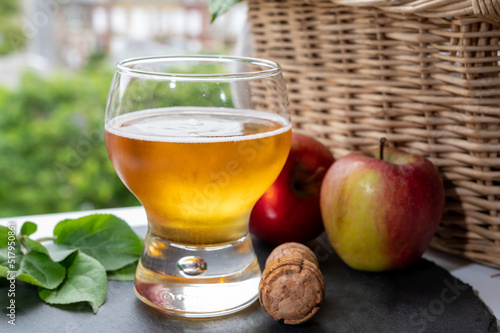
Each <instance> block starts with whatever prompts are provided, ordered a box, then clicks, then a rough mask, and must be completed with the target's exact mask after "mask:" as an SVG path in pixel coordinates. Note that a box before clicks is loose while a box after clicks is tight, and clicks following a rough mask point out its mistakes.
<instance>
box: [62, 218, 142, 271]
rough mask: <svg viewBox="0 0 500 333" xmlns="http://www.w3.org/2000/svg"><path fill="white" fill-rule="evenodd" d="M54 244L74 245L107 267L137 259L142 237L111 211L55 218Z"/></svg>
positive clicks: (121, 264) (123, 264)
mask: <svg viewBox="0 0 500 333" xmlns="http://www.w3.org/2000/svg"><path fill="white" fill-rule="evenodd" d="M54 236H56V237H57V238H56V240H55V243H56V244H65V245H69V246H73V247H75V248H78V249H79V250H81V251H82V252H84V253H86V254H88V255H89V256H91V257H93V258H95V259H97V260H98V261H99V262H100V263H101V264H102V265H103V266H104V268H105V269H106V270H107V271H114V270H117V269H120V268H122V267H124V266H126V265H128V264H131V263H133V262H134V261H137V260H138V259H139V257H140V255H141V252H142V247H143V241H142V239H141V238H140V237H139V236H138V235H137V234H136V233H135V232H134V231H133V230H132V228H130V226H129V225H128V224H127V223H126V222H125V221H123V220H122V219H120V218H118V217H116V216H114V215H111V214H94V215H88V216H84V217H81V218H78V219H74V220H64V221H61V222H59V223H58V224H57V225H56V227H55V228H54Z"/></svg>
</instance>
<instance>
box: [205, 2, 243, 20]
mask: <svg viewBox="0 0 500 333" xmlns="http://www.w3.org/2000/svg"><path fill="white" fill-rule="evenodd" d="M241 1H243V0H211V1H210V4H209V5H208V10H209V11H210V13H211V14H212V22H213V21H215V19H216V18H217V17H218V16H220V15H222V14H224V13H225V12H227V11H228V10H229V9H230V8H231V7H233V6H234V5H235V4H237V3H238V2H241Z"/></svg>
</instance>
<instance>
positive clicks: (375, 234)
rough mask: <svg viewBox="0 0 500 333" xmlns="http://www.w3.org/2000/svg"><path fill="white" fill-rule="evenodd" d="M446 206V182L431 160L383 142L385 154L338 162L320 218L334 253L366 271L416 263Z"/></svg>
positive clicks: (326, 183) (330, 174)
mask: <svg viewBox="0 0 500 333" xmlns="http://www.w3.org/2000/svg"><path fill="white" fill-rule="evenodd" d="M381 153H383V156H382V158H381V156H380V155H382V154H381ZM444 201H445V196H444V188H443V182H442V179H441V177H440V175H439V173H438V170H437V169H436V167H435V166H434V165H433V164H432V163H431V162H430V161H429V160H427V159H425V158H424V157H421V156H417V155H413V154H409V153H406V152H404V151H402V150H399V149H396V148H386V149H385V150H384V149H383V141H382V140H381V148H380V150H374V151H365V152H355V153H351V154H349V155H347V156H344V157H343V158H341V159H339V160H338V161H337V162H335V164H334V165H333V166H332V167H331V168H330V169H329V170H328V172H327V174H326V176H325V179H324V181H323V184H322V188H321V212H322V215H323V220H324V224H325V229H326V232H327V234H328V237H329V239H330V242H331V243H332V246H333V248H334V249H335V251H336V252H337V254H338V255H339V256H340V258H341V259H342V260H343V261H344V262H345V263H346V264H347V265H349V266H350V267H352V268H355V269H359V270H365V271H386V270H393V269H399V268H403V267H406V266H408V265H410V264H412V263H413V262H415V261H417V260H418V259H419V258H420V257H421V256H422V254H423V253H424V251H425V250H426V248H427V247H428V246H429V243H430V241H431V239H432V237H433V235H434V233H435V231H436V229H437V226H438V224H439V222H440V220H441V216H442V214H443V208H444Z"/></svg>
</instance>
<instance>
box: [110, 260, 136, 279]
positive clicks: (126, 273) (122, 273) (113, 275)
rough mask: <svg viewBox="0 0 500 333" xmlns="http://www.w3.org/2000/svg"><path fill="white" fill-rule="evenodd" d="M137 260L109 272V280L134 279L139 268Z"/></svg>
mask: <svg viewBox="0 0 500 333" xmlns="http://www.w3.org/2000/svg"><path fill="white" fill-rule="evenodd" d="M137 263H138V262H137V261H136V262H134V263H132V264H130V265H127V266H125V267H123V268H120V269H118V270H116V271H111V272H107V274H108V280H115V281H134V278H135V271H136V270H137Z"/></svg>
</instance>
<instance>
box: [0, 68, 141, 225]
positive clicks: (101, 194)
mask: <svg viewBox="0 0 500 333" xmlns="http://www.w3.org/2000/svg"><path fill="white" fill-rule="evenodd" d="M112 76H113V70H112V69H111V68H110V67H109V66H107V65H105V64H104V63H103V62H98V61H96V62H93V63H92V64H90V65H89V66H88V67H87V68H85V69H83V70H81V71H79V72H76V73H67V72H59V73H57V74H53V75H51V76H48V77H42V76H40V75H37V74H34V73H30V72H27V73H25V74H24V76H23V78H22V81H21V85H20V86H19V88H17V89H15V90H9V89H5V88H0V156H1V157H0V216H2V217H6V216H18V215H28V214H43V213H55V212H64V211H74V210H79V209H94V208H95V209H99V208H106V207H122V206H132V205H139V202H138V201H137V200H136V199H135V197H134V196H133V195H132V194H131V193H130V192H129V191H128V190H127V189H126V188H125V186H124V185H123V184H122V183H121V181H120V180H119V178H118V176H117V175H116V173H115V171H114V169H113V167H112V165H111V162H110V161H109V158H108V155H107V152H106V148H105V145H104V111H105V106H106V99H107V94H108V90H109V85H110V82H111V78H112Z"/></svg>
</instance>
